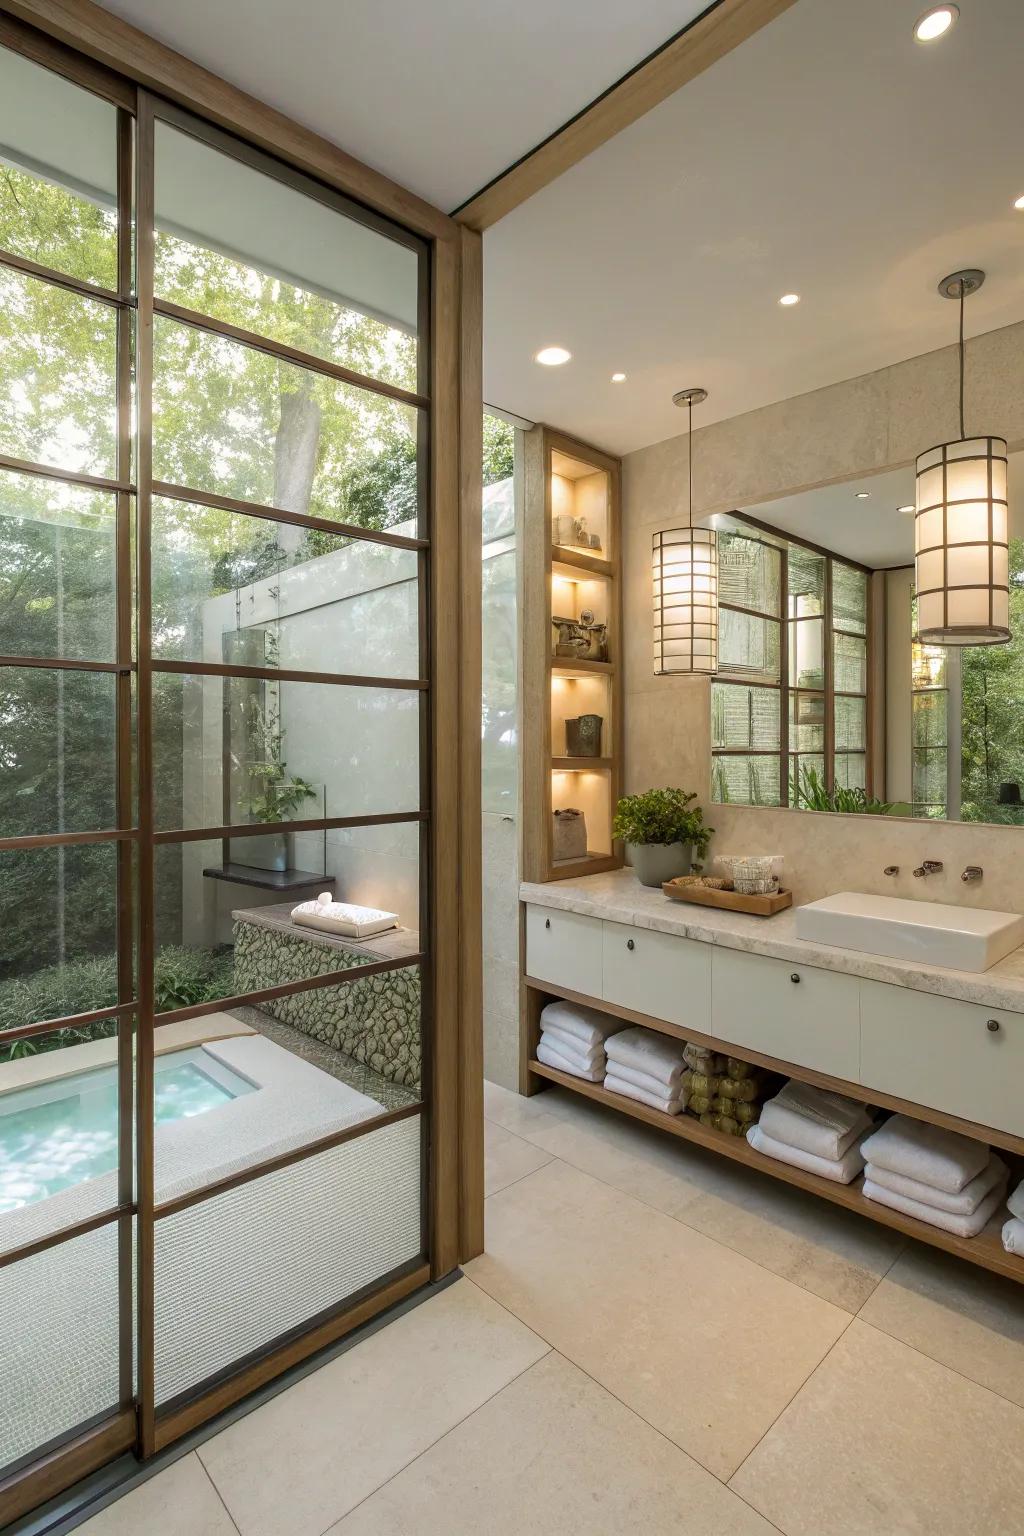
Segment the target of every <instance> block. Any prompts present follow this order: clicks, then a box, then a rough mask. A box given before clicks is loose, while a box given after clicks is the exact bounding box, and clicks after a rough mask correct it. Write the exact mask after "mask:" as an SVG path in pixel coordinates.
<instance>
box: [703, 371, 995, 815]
mask: <svg viewBox="0 0 1024 1536" xmlns="http://www.w3.org/2000/svg"><path fill="white" fill-rule="evenodd" d="M1021 367H1022V370H1024V358H1022V359H1021ZM1008 485H1009V493H1008V503H1009V509H1010V512H1009V530H1008V532H1009V558H1008V563H1009V572H1008V585H1009V629H1010V638H1009V640H1008V641H1003V642H1001V643H995V644H985V645H936V644H933V643H929V642H928V640H927V637H924V638H922V634H921V630H920V626H919V621H918V603H917V595H916V590H915V521H916V512H917V503H918V494H917V487H916V485H915V470H914V466H913V465H908V466H905V467H902V468H898V469H892V470H888V471H886V472H883V473H872V474H866V475H862V476H859V477H856V478H853V479H850V480H847V481H843V482H841V483H838V484H833V485H829V486H826V487H823V488H820V489H817V490H811V491H802V492H800V493H798V494H795V495H790V496H782V497H779V498H776V499H774V500H771V501H766V502H762V503H758V504H753V505H750V506H747V507H744V508H743V509H742V510H741V511H738V512H736V513H733V514H729V515H725V516H716V517H714V518H712V519H710V520H709V521H710V522H711V523H712V524H713V526H715V527H716V528H717V530H718V533H719V601H720V615H719V626H720V627H719V645H720V659H719V669H718V673H717V675H716V677H715V678H714V680H713V681H712V684H711V741H712V761H711V797H712V799H713V800H714V801H716V802H719V803H732V804H739V805H755V806H757V805H761V806H775V807H780V806H782V807H785V806H788V807H791V808H793V809H801V810H818V811H822V810H824V811H838V812H850V813H856V812H861V813H864V812H867V813H868V814H875V815H888V816H904V817H908V816H910V817H926V818H933V819H942V820H950V821H981V822H995V823H1002V824H1006V825H1014V826H1024V452H1016V453H1014V452H1010V453H1009V455H1008ZM986 559H987V554H986Z"/></svg>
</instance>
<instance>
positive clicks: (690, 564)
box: [653, 389, 718, 676]
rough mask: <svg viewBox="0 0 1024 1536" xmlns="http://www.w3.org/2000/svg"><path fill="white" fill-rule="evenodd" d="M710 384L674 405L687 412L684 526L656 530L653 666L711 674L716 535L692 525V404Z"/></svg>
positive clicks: (658, 670)
mask: <svg viewBox="0 0 1024 1536" xmlns="http://www.w3.org/2000/svg"><path fill="white" fill-rule="evenodd" d="M707 397H708V392H707V390H706V389H681V390H680V391H679V393H678V394H676V395H673V396H672V402H673V404H674V405H680V406H682V405H685V406H686V408H687V412H688V414H689V424H688V440H687V458H688V481H687V503H688V504H687V514H686V524H687V525H686V527H685V528H667V529H662V530H661V531H660V532H658V533H656V534H655V535H654V547H653V577H654V671H655V675H658V676H660V675H662V674H665V673H676V672H683V673H686V672H690V673H699V674H702V675H704V676H712V675H713V674H714V673H715V672H717V671H718V535H717V534H716V533H715V532H714V530H713V529H711V528H695V527H694V526H693V407H694V406H695V405H700V404H701V403H702V401H704V400H706V399H707Z"/></svg>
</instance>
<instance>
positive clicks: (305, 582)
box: [0, 50, 432, 1523]
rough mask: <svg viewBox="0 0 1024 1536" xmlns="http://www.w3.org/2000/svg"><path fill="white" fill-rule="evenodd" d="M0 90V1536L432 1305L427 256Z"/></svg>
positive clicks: (388, 235)
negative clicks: (283, 1376)
mask: <svg viewBox="0 0 1024 1536" xmlns="http://www.w3.org/2000/svg"><path fill="white" fill-rule="evenodd" d="M0 71H2V73H3V88H0V324H2V326H3V332H4V334H3V343H4V345H2V346H0V372H2V373H3V374H4V378H3V381H2V391H0V544H2V554H3V560H2V568H0V689H2V699H3V710H2V727H0V731H2V735H0V816H2V824H0V881H2V887H0V889H2V895H0V901H2V906H3V919H4V921H3V932H2V937H0V1149H2V1156H0V1307H2V1308H3V1315H4V1317H5V1333H6V1334H7V1337H8V1344H5V1349H4V1356H5V1359H4V1364H5V1370H4V1371H3V1373H0V1503H2V1499H3V1495H4V1490H5V1488H7V1489H12V1488H14V1487H15V1486H16V1485H17V1484H18V1479H19V1475H20V1474H22V1473H24V1472H26V1471H28V1472H31V1470H32V1468H33V1467H34V1466H37V1465H39V1462H40V1457H41V1455H42V1454H44V1453H46V1454H47V1455H52V1454H56V1455H58V1456H59V1455H60V1453H61V1451H62V1449H63V1448H65V1447H67V1446H68V1445H69V1444H70V1443H71V1441H72V1440H74V1439H75V1437H82V1440H83V1444H84V1445H88V1443H89V1441H90V1437H93V1439H94V1440H95V1442H96V1454H94V1455H92V1456H91V1457H90V1456H89V1455H86V1456H85V1457H84V1459H83V1460H82V1462H81V1465H82V1466H85V1465H88V1464H98V1462H99V1461H100V1460H102V1459H103V1456H104V1455H108V1456H109V1455H111V1454H114V1453H116V1451H117V1450H118V1449H122V1448H125V1447H129V1446H131V1447H134V1448H135V1449H136V1450H137V1451H139V1452H140V1453H142V1454H150V1453H152V1452H153V1451H154V1450H156V1449H158V1448H159V1447H161V1446H162V1445H165V1444H167V1443H168V1442H170V1441H171V1440H173V1439H175V1438H177V1437H178V1436H179V1435H180V1434H182V1433H184V1432H185V1431H186V1430H187V1429H189V1428H191V1427H193V1426H194V1425H196V1424H197V1423H200V1422H202V1420H203V1419H204V1418H207V1417H209V1416H210V1415H211V1414H212V1413H214V1412H216V1411H217V1410H218V1409H219V1408H221V1407H223V1406H224V1405H225V1404H226V1403H227V1402H230V1401H232V1400H234V1399H235V1398H237V1397H239V1396H241V1395H243V1394H244V1392H245V1391H247V1390H250V1389H251V1388H252V1387H253V1386H254V1385H256V1384H258V1383H259V1382H260V1381H261V1380H265V1379H267V1378H268V1377H270V1376H272V1375H273V1374H275V1373H276V1372H277V1371H279V1370H280V1369H282V1368H284V1367H285V1366H286V1365H287V1364H288V1363H290V1362H291V1361H292V1360H293V1359H296V1358H300V1357H301V1355H302V1354H303V1353H308V1352H309V1349H310V1348H312V1347H313V1346H314V1344H316V1343H317V1342H322V1341H326V1339H328V1338H330V1337H331V1336H336V1335H337V1334H338V1333H340V1332H341V1331H343V1327H344V1326H346V1325H347V1323H349V1322H350V1321H351V1320H352V1319H357V1318H358V1317H359V1316H362V1315H367V1316H368V1315H372V1312H373V1311H374V1310H379V1307H380V1306H381V1305H382V1304H383V1303H384V1301H385V1300H386V1299H391V1298H393V1297H397V1296H398V1295H401V1294H404V1293H406V1292H407V1291H409V1290H411V1289H413V1288H414V1287H415V1286H416V1285H417V1284H419V1283H421V1282H422V1280H423V1278H424V1277H425V1274H426V1269H425V1265H426V1262H427V1260H428V1258H429V1255H430V1251H431V1243H430V1233H429V1222H428V1208H429V1203H430V1202H429V1201H428V1200H427V1198H426V1191H427V1189H428V1187H429V1178H430V1169H429V1167H428V1163H429V1156H428V1152H429V1141H428V1137H427V1125H428V1120H429V1098H430V1095H429V1092H428V1091H427V1083H428V1081H429V1076H428V1074H429V1070H430V1065H431V1052H430V1038H431V1031H430V1028H429V1014H430V1011H431V1009H430V1004H429V999H430V996H431V990H432V989H431V986H430V955H431V949H432V945H431V942H430V939H429V935H430V932H431V914H430V912H429V910H428V894H429V890H430V884H431V881H430V857H431V818H430V801H431V774H430V771H429V765H430V759H431V710H430V697H431V694H430V687H429V677H428V671H429V658H430V650H431V645H430V615H429V612H428V592H429V568H428V562H429V534H430V523H431V518H430V499H431V498H430V495H429V494H428V478H427V471H428V462H427V461H428V453H427V445H428V442H429V410H430V403H429V398H428V394H429V379H430V369H429V360H430V345H429V293H430V285H429V251H428V248H427V247H426V246H425V245H424V244H423V243H422V242H420V241H418V240H417V239H416V238H415V237H413V236H411V235H409V234H407V233H405V232H404V231H402V230H400V229H398V228H396V227H394V226H392V225H390V224H387V223H386V222H385V221H384V220H382V219H380V218H378V217H377V216H376V215H374V214H371V213H369V212H367V211H365V210H363V209H360V208H357V207H354V206H353V205H351V204H349V203H347V202H346V201H345V200H344V199H343V198H342V197H341V196H340V195H338V194H336V193H334V192H332V191H330V190H328V189H326V188H324V187H322V186H320V185H319V184H317V183H313V182H310V181H307V180H306V179H304V178H303V177H301V176H300V175H299V174H298V173H295V172H293V171H291V170H290V169H286V168H284V167H283V166H281V165H280V164H278V163H277V162H275V161H273V160H272V159H270V158H269V157H267V156H265V155H263V154H262V153H260V152H257V151H255V150H253V149H251V148H249V147H248V146H246V145H243V144H241V143H240V142H238V141H236V140H233V139H231V138H230V137H229V136H227V135H225V134H222V133H220V132H219V131H216V130H213V129H212V128H209V127H208V126H206V125H204V124H203V123H201V122H200V121H198V120H196V119H194V118H192V117H190V116H189V115H188V114H185V113H183V112H181V111H180V110H178V109H176V108H172V107H171V106H169V105H167V104H164V103H162V102H158V101H156V100H154V99H153V98H150V97H148V96H146V95H145V94H141V93H140V94H139V95H138V97H137V99H136V95H135V92H134V91H133V90H132V91H129V90H128V88H127V87H125V88H124V89H123V90H122V89H121V87H120V85H119V83H115V84H114V85H112V87H111V93H112V95H113V97H114V99H113V100H110V99H103V97H102V96H101V95H99V94H96V93H95V90H87V89H85V88H83V86H82V85H81V84H77V83H72V82H71V81H70V80H67V79H63V78H61V77H60V75H59V74H57V73H55V72H53V71H52V70H50V69H46V68H43V67H42V66H41V65H39V64H37V63H32V62H29V61H28V60H27V59H25V58H22V57H20V56H18V55H17V54H15V53H12V52H8V51H6V50H0ZM89 83H90V84H91V83H93V82H92V80H90V81H89ZM41 104H45V105H46V106H47V108H48V109H49V110H48V111H47V112H46V113H43V111H42V106H41ZM317 898H320V901H319V902H318V900H317ZM296 909H304V910H299V911H297V910H296ZM11 1340H13V1341H14V1343H13V1350H11V1349H10V1348H9V1347H8V1346H9V1343H10V1341H11ZM72 1351H73V1352H74V1354H75V1357H76V1359H77V1361H78V1362H79V1369H77V1370H76V1371H75V1372H74V1373H73V1375H72V1378H71V1379H70V1380H69V1379H68V1373H67V1371H66V1361H67V1358H68V1356H69V1353H70V1352H72ZM7 1367H10V1368H7ZM100 1437H104V1438H102V1441H101V1438H100ZM5 1479H6V1482H5ZM65 1481H67V1479H66V1478H65ZM23 1505H24V1498H23V1497H22V1500H21V1505H18V1506H9V1507H22V1506H23ZM0 1523H2V1520H0Z"/></svg>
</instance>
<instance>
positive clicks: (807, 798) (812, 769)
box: [789, 755, 832, 811]
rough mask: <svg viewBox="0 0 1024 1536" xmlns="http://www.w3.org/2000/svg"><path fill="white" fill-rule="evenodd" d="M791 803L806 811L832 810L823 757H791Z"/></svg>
mask: <svg viewBox="0 0 1024 1536" xmlns="http://www.w3.org/2000/svg"><path fill="white" fill-rule="evenodd" d="M789 803H790V805H795V806H798V807H799V808H800V809H802V810H805V811H821V810H831V808H832V807H831V805H830V804H829V803H828V796H827V792H826V790H825V759H824V758H823V757H820V756H813V755H812V756H809V757H790V759H789Z"/></svg>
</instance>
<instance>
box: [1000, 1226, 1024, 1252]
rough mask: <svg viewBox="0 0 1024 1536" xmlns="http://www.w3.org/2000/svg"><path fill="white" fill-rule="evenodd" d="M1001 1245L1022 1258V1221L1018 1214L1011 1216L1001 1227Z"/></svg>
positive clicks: (1023, 1236) (1023, 1231) (1023, 1237)
mask: <svg viewBox="0 0 1024 1536" xmlns="http://www.w3.org/2000/svg"><path fill="white" fill-rule="evenodd" d="M1003 1247H1004V1248H1005V1249H1006V1251H1007V1253H1019V1254H1020V1255H1021V1257H1022V1258H1024V1221H1022V1220H1021V1218H1020V1217H1019V1216H1012V1217H1011V1218H1010V1220H1009V1221H1008V1222H1007V1223H1006V1225H1005V1226H1004V1227H1003Z"/></svg>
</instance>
